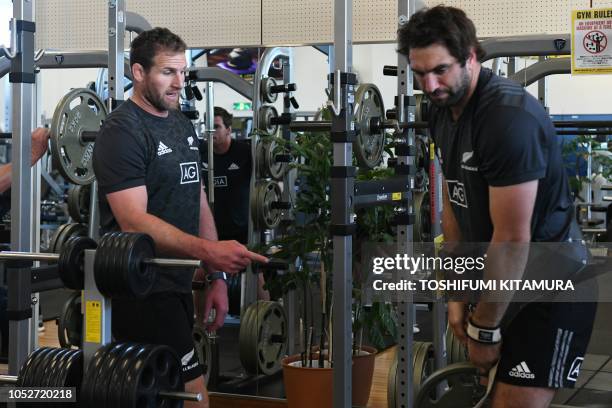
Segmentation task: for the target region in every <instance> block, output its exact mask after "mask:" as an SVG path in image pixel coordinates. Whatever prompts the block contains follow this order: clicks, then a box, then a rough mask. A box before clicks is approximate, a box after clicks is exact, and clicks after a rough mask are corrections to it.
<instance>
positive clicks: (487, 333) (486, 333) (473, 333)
mask: <svg viewBox="0 0 612 408" xmlns="http://www.w3.org/2000/svg"><path fill="white" fill-rule="evenodd" d="M467 336H468V337H469V338H470V339H472V340H474V341H477V342H479V343H484V344H497V343H499V342H500V341H501V339H502V336H501V330H500V328H499V327H480V326H476V325H475V324H474V323H473V322H472V319H468V324H467Z"/></svg>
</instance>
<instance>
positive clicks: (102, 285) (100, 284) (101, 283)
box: [94, 232, 115, 297]
mask: <svg viewBox="0 0 612 408" xmlns="http://www.w3.org/2000/svg"><path fill="white" fill-rule="evenodd" d="M112 234H115V233H113V232H110V233H106V234H104V235H103V236H102V237H101V238H100V239H99V240H98V248H96V256H95V258H94V280H95V282H96V287H97V288H98V290H99V291H100V293H102V294H103V295H104V296H107V297H108V296H109V293H108V290H107V287H106V280H105V278H106V276H105V275H106V274H107V273H108V263H109V261H110V256H109V253H108V252H109V251H108V245H109V243H110V242H109V238H110V237H111V235H112Z"/></svg>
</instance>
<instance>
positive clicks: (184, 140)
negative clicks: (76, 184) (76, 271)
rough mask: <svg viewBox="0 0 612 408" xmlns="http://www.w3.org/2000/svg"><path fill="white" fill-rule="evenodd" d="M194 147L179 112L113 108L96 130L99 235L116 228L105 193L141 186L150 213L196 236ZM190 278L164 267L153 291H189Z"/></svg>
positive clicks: (196, 152)
mask: <svg viewBox="0 0 612 408" xmlns="http://www.w3.org/2000/svg"><path fill="white" fill-rule="evenodd" d="M198 147H199V142H198V139H197V137H196V134H195V131H194V129H193V126H192V124H191V122H189V120H188V119H187V118H185V116H184V115H183V114H182V113H181V112H180V111H177V110H171V111H169V113H168V116H167V117H165V118H162V117H158V116H155V115H151V114H150V113H148V112H146V111H144V110H143V109H141V108H140V107H139V106H138V105H136V104H135V103H134V102H132V101H131V100H127V101H126V102H124V103H123V104H121V105H120V106H119V107H118V108H117V109H115V110H114V111H113V112H112V113H111V114H110V115H109V116H108V117H107V118H106V120H105V121H104V124H103V125H102V128H101V129H100V133H99V134H98V137H97V138H96V144H95V149H94V155H93V165H94V171H95V173H96V178H97V180H98V189H99V202H100V225H101V226H102V230H103V232H108V231H111V230H118V229H119V228H118V225H117V222H116V221H115V219H114V217H113V214H112V213H111V210H110V207H109V205H108V202H107V200H106V195H107V194H109V193H113V192H117V191H121V190H125V189H129V188H133V187H138V186H145V187H146V189H147V197H148V201H147V212H148V213H149V214H152V215H154V216H156V217H159V218H161V219H162V220H164V221H166V222H167V223H169V224H172V225H173V226H175V227H177V228H178V229H180V230H182V231H184V232H186V233H188V234H192V235H196V236H197V235H198V232H199V219H200V193H201V188H202V187H201V186H202V185H201V177H200V165H199V163H200V154H199V150H198ZM192 278H193V268H182V269H177V268H173V269H167V268H164V269H162V270H161V274H160V280H159V282H158V284H157V285H156V287H155V289H154V291H156V292H159V291H170V290H173V291H180V292H190V291H191V281H192Z"/></svg>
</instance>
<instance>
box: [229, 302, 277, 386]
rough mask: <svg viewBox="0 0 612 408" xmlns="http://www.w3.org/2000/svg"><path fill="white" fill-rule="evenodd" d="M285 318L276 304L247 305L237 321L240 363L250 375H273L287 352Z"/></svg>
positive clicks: (256, 303) (257, 303)
mask: <svg viewBox="0 0 612 408" xmlns="http://www.w3.org/2000/svg"><path fill="white" fill-rule="evenodd" d="M287 341H288V338H287V316H286V315H285V310H284V309H283V307H282V306H281V304H280V303H278V302H270V301H264V300H259V301H257V302H255V303H252V304H250V305H249V306H248V307H247V308H246V309H245V311H244V314H243V315H242V317H241V321H240V334H239V337H238V344H239V350H240V361H241V362H242V366H243V367H244V368H245V370H246V371H247V372H249V373H252V374H266V375H270V374H274V373H276V372H277V371H279V370H280V369H281V358H283V357H284V356H285V354H286V352H287Z"/></svg>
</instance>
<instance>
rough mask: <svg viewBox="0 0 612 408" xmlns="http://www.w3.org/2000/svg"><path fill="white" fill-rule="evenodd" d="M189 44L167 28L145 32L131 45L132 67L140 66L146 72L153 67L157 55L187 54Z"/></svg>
mask: <svg viewBox="0 0 612 408" xmlns="http://www.w3.org/2000/svg"><path fill="white" fill-rule="evenodd" d="M186 49H187V44H185V42H184V41H183V40H182V39H181V37H179V36H178V35H176V34H174V33H173V32H172V31H170V30H168V29H167V28H162V27H155V28H154V29H152V30H148V31H143V32H142V33H140V34H139V35H138V37H136V38H134V41H132V44H131V45H130V67H132V65H134V64H140V65H142V67H143V68H144V70H145V72H149V69H151V67H152V66H153V59H154V58H155V55H157V53H159V52H161V51H169V52H172V53H179V52H185V50H186Z"/></svg>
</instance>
